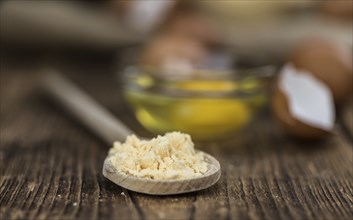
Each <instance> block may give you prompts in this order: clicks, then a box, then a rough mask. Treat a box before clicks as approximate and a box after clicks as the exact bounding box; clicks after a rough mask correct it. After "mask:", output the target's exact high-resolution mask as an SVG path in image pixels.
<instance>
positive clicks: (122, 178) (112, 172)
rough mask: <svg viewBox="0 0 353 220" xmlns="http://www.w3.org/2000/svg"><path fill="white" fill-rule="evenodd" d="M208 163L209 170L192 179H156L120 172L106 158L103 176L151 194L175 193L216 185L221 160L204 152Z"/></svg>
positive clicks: (130, 188) (126, 186)
mask: <svg viewBox="0 0 353 220" xmlns="http://www.w3.org/2000/svg"><path fill="white" fill-rule="evenodd" d="M204 160H205V162H206V163H207V172H206V173H204V174H203V175H202V176H198V177H195V178H192V179H181V180H156V179H147V178H139V177H135V176H131V175H126V174H125V173H122V172H119V171H118V170H117V169H116V168H115V167H114V166H113V165H112V164H111V163H110V160H109V156H108V157H107V158H106V159H105V161H104V165H103V176H105V177H106V178H107V179H109V180H110V181H112V182H113V183H115V184H117V185H119V186H121V187H124V188H126V189H129V190H131V191H135V192H139V193H145V194H150V195H175V194H181V193H188V192H194V191H198V190H202V189H206V188H208V187H210V186H212V185H214V184H215V183H216V182H217V181H218V180H219V178H220V176H221V169H220V167H221V166H220V164H219V162H218V161H217V160H216V159H215V158H214V157H212V156H211V155H209V154H207V153H204Z"/></svg>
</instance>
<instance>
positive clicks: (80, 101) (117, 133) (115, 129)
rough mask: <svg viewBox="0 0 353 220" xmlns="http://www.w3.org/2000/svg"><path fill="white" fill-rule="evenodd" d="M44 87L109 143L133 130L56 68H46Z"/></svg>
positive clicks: (124, 136) (120, 139) (119, 139)
mask: <svg viewBox="0 0 353 220" xmlns="http://www.w3.org/2000/svg"><path fill="white" fill-rule="evenodd" d="M41 79H42V80H41V82H42V85H43V87H44V89H45V90H46V91H47V92H48V93H49V94H50V95H51V96H52V97H54V98H55V99H56V100H57V101H59V103H60V104H62V105H63V106H64V107H65V108H66V109H67V110H69V112H70V113H72V114H73V115H74V116H75V117H76V118H78V119H79V120H80V121H81V122H82V123H83V124H84V125H86V126H87V127H88V128H90V129H91V130H92V131H93V132H94V133H95V134H97V135H98V136H99V137H100V138H102V139H103V140H104V141H105V142H106V143H107V144H109V145H111V144H112V143H113V142H114V141H116V140H118V141H124V140H125V138H126V136H128V135H131V134H133V132H132V131H131V130H130V129H129V128H128V127H127V126H125V125H124V124H123V123H122V122H121V121H120V120H119V119H117V118H116V117H115V116H114V115H113V114H111V113H110V112H109V111H107V110H106V109H105V108H104V107H103V106H101V105H100V104H99V103H97V102H96V101H95V100H94V99H92V98H91V97H89V96H88V95H87V94H85V93H84V92H83V91H82V90H80V89H79V88H78V87H77V86H76V85H74V84H73V83H72V82H70V81H69V80H68V79H66V78H65V77H64V76H63V75H61V74H60V73H58V72H57V71H56V70H47V71H46V72H45V73H44V74H43V75H42V78H41Z"/></svg>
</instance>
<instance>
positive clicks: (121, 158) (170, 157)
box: [108, 132, 207, 180]
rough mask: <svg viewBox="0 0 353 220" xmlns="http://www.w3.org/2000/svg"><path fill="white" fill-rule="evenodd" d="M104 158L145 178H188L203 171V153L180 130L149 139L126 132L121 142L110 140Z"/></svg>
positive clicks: (123, 171) (120, 170)
mask: <svg viewBox="0 0 353 220" xmlns="http://www.w3.org/2000/svg"><path fill="white" fill-rule="evenodd" d="M108 158H109V160H110V163H111V164H112V165H113V166H114V167H116V169H117V170H118V171H119V172H122V173H125V174H127V175H132V176H136V177H142V178H148V179H159V180H168V179H170V180H176V179H188V178H194V177H198V176H201V175H202V174H204V173H205V172H206V171H207V163H206V162H205V161H204V154H203V153H202V152H195V149H194V143H193V142H192V140H191V137H190V135H188V134H183V133H180V132H171V133H166V134H165V135H164V136H158V137H156V138H153V139H151V140H140V139H138V138H137V137H136V136H135V135H130V136H128V137H127V138H126V142H125V143H120V142H115V143H114V146H113V147H112V148H111V149H110V151H109V155H108Z"/></svg>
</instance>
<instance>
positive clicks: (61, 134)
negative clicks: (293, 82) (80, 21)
mask: <svg viewBox="0 0 353 220" xmlns="http://www.w3.org/2000/svg"><path fill="white" fill-rule="evenodd" d="M82 66H86V67H85V68H83V67H82ZM65 68H66V69H65V73H66V74H67V75H69V76H70V78H71V79H73V80H74V81H75V82H76V83H77V84H79V85H80V86H81V87H82V88H83V89H84V90H86V91H87V92H88V93H90V94H91V95H92V96H93V97H95V98H96V99H97V100H98V101H99V102H101V103H102V104H103V105H104V106H105V107H107V108H108V109H109V110H111V111H112V112H113V113H114V114H116V115H117V116H118V117H119V118H120V119H121V120H123V121H124V122H125V123H126V124H128V125H129V126H130V127H131V128H132V129H133V130H135V131H136V132H137V133H138V134H140V135H149V136H151V134H149V133H148V132H147V131H146V130H144V129H143V128H142V127H141V126H140V125H139V124H138V123H137V121H136V120H135V119H134V117H133V115H132V114H131V112H130V111H129V109H128V108H127V107H126V105H125V103H124V102H123V100H122V98H121V95H120V94H121V93H120V86H119V83H118V82H117V81H116V80H115V78H116V77H115V75H114V73H113V71H112V68H110V67H107V66H99V65H98V66H96V65H90V64H88V63H87V64H85V65H73V64H72V65H69V67H65ZM30 70H31V68H30V67H28V66H23V65H19V64H18V63H14V64H12V65H1V87H0V88H1V109H0V110H1V111H0V112H1V118H0V119H1V136H0V137H1V151H0V170H1V178H0V204H1V208H0V219H270V220H272V219H318V220H321V219H352V217H353V181H352V180H353V170H352V167H353V166H352V165H353V146H352V140H353V139H352V130H351V128H352V117H351V116H350V114H351V107H350V110H345V114H343V115H345V116H344V117H340V118H339V120H338V124H337V126H336V129H335V135H334V136H333V137H331V138H329V139H327V140H325V141H322V142H320V143H303V142H299V141H295V140H291V139H288V138H287V137H285V136H284V135H283V134H282V133H281V132H280V130H279V128H278V127H277V126H276V124H275V123H274V122H273V120H272V117H271V114H269V113H268V111H265V112H264V113H262V114H261V116H260V117H259V118H258V119H257V121H256V123H254V124H253V125H251V126H250V127H249V128H248V129H246V130H245V131H244V132H243V133H242V134H240V135H237V137H235V138H234V140H233V141H226V142H214V143H207V144H203V145H201V144H199V145H198V146H200V148H202V149H203V150H205V151H206V152H209V153H211V154H212V155H214V156H215V157H216V158H217V159H219V161H220V162H221V166H222V177H221V179H220V181H219V182H218V183H217V184H216V185H215V186H213V187H211V188H209V189H206V190H203V191H200V192H195V193H189V194H184V195H177V196H148V195H144V194H139V193H134V192H131V191H128V190H125V189H122V188H121V187H119V186H117V185H115V184H113V183H112V182H110V181H109V180H107V179H105V178H104V177H103V176H102V173H101V170H102V163H103V160H104V158H105V156H106V154H107V151H108V149H109V147H110V146H106V145H105V144H103V142H101V141H100V140H99V139H97V138H96V137H95V136H94V135H93V134H92V133H90V132H89V131H88V130H86V129H85V128H84V127H83V126H81V125H80V124H79V123H77V122H76V121H75V120H74V119H73V118H72V117H71V116H70V115H68V114H66V113H65V111H63V110H62V109H60V108H59V107H58V106H57V105H55V104H54V103H52V102H51V101H50V100H49V99H47V98H46V97H45V96H44V95H43V94H41V93H40V92H39V91H38V90H37V89H36V87H35V86H33V85H34V82H35V77H34V75H33V74H31V73H30Z"/></svg>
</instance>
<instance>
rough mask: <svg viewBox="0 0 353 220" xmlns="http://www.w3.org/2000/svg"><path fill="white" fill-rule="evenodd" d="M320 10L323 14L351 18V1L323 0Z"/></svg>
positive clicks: (352, 15) (352, 14) (352, 11)
mask: <svg viewBox="0 0 353 220" xmlns="http://www.w3.org/2000/svg"><path fill="white" fill-rule="evenodd" d="M321 11H322V12H323V14H325V15H328V16H331V17H337V18H343V19H350V21H351V19H352V18H353V1H352V0H345V1H342V0H330V1H323V2H322V5H321Z"/></svg>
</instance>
